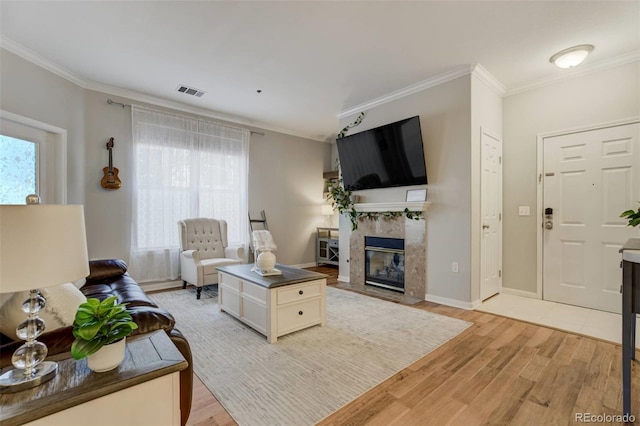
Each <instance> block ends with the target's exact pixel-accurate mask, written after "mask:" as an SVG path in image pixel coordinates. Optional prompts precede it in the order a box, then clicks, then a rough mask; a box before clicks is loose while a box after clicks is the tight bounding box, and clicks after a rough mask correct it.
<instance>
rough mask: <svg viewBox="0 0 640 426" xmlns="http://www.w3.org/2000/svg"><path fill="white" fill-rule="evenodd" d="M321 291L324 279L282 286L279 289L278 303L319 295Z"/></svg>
mask: <svg viewBox="0 0 640 426" xmlns="http://www.w3.org/2000/svg"><path fill="white" fill-rule="evenodd" d="M321 293H322V280H316V281H311V282H308V283H304V284H296V285H291V286H286V287H282V288H279V289H278V305H283V304H285V303H290V302H295V301H298V300H305V299H309V298H311V297H317V296H320V295H321Z"/></svg>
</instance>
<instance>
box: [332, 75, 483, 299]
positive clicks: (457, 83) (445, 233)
mask: <svg viewBox="0 0 640 426" xmlns="http://www.w3.org/2000/svg"><path fill="white" fill-rule="evenodd" d="M470 93H471V77H470V76H464V77H460V78H458V79H456V80H453V81H450V82H447V83H444V84H441V85H439V86H436V87H432V88H429V89H427V90H424V91H422V92H419V93H415V94H412V95H409V96H407V97H405V98H402V99H399V100H395V101H393V102H389V103H386V104H383V105H380V106H377V107H375V108H372V109H370V110H367V111H365V112H366V114H367V115H366V117H365V119H364V120H363V122H362V124H361V125H360V126H358V127H356V128H354V129H353V130H352V131H351V132H349V134H354V133H356V132H360V131H363V130H367V129H370V128H374V127H378V126H381V125H384V124H387V123H391V122H394V121H398V120H401V119H404V118H408V117H412V116H414V115H419V116H420V124H421V128H422V139H423V142H424V149H425V157H426V165H427V178H428V180H429V185H428V195H427V200H428V201H431V202H432V203H433V204H432V205H431V207H430V208H429V211H428V212H427V295H430V296H435V297H438V298H444V299H453V300H456V301H463V302H470V300H471V299H470V297H471V296H470V280H471V276H470V274H471V269H470V263H471V241H470V231H471V230H470V223H471V185H470V182H471V169H470V164H471V149H470V146H471V145H470V132H471V129H470V125H471V101H470V98H471V96H470ZM356 117H357V114H354V115H353V116H349V117H345V118H343V119H341V120H340V125H339V126H338V127H339V128H342V127H344V126H346V125H347V124H349V123H351V122H353V120H354V119H355V118H356ZM407 189H408V188H407V187H401V188H387V189H380V190H367V191H358V192H357V193H358V194H359V195H361V196H362V200H361V201H362V202H390V201H404V200H405V197H406V190H407ZM349 235H350V225H349V221H348V220H344V218H343V217H341V220H340V253H341V254H342V253H345V250H347V248H346V247H348V245H345V243H347V244H348V238H349ZM346 252H347V253H348V251H346ZM346 260H347V259H346V256H343V255H341V257H340V276H343V277H348V276H349V270H348V267H349V266H348V263H347V262H346ZM453 261H457V262H459V264H460V269H459V272H458V273H453V272H451V262H453Z"/></svg>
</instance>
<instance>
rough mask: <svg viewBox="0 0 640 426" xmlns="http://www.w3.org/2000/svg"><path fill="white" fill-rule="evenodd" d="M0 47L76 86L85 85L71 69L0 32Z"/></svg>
mask: <svg viewBox="0 0 640 426" xmlns="http://www.w3.org/2000/svg"><path fill="white" fill-rule="evenodd" d="M0 47H2V48H3V49H5V50H7V51H9V52H11V53H13V54H15V55H18V56H20V57H21V58H22V59H25V60H27V61H29V62H31V63H32V64H35V65H37V66H39V67H40V68H44V69H46V70H47V71H50V72H52V73H53V74H55V75H57V76H59V77H62V78H64V79H65V80H68V81H70V82H72V83H73V84H75V85H77V86H80V87H82V88H84V87H86V84H87V82H86V80H85V79H83V78H82V77H80V76H78V75H76V74H74V73H72V72H71V71H69V70H67V69H65V68H63V67H61V66H60V65H58V64H56V63H54V62H52V61H50V60H49V59H47V58H45V57H44V56H41V55H39V54H37V53H35V52H34V51H32V50H29V49H27V48H26V47H24V46H22V45H21V44H18V43H16V42H15V41H13V40H11V39H10V38H7V37H5V36H3V35H1V34H0Z"/></svg>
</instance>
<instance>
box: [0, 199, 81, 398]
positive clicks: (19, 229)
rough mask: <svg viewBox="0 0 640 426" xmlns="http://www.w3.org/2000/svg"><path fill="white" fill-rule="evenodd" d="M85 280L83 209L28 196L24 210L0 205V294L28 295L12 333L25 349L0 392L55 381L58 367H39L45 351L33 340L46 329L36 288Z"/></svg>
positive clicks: (1, 378) (46, 363) (18, 353)
mask: <svg viewBox="0 0 640 426" xmlns="http://www.w3.org/2000/svg"><path fill="white" fill-rule="evenodd" d="M87 275H89V260H88V256H87V240H86V235H85V225H84V211H83V206H81V205H53V204H51V205H46V204H39V198H38V196H28V197H27V205H26V206H25V205H0V293H13V292H17V291H26V290H28V291H29V298H28V299H27V300H25V302H24V303H23V305H22V310H23V311H24V312H25V314H26V316H27V318H26V320H25V321H23V322H22V323H20V324H19V325H18V327H17V328H16V335H17V336H18V337H19V338H20V339H22V340H25V343H24V344H23V345H22V346H20V347H19V348H18V349H17V350H16V351H15V352H14V353H13V356H12V357H11V362H12V364H13V365H14V367H15V369H11V370H9V371H7V372H6V373H4V374H2V375H1V376H0V392H3V393H6V392H17V391H20V390H23V389H28V388H32V387H35V386H39V385H40V384H42V383H44V382H46V381H47V380H50V379H52V378H53V377H54V376H55V375H56V372H57V370H58V365H57V364H56V363H55V362H53V361H44V359H45V357H46V356H47V352H48V349H47V346H46V345H45V344H44V343H42V342H38V341H37V340H36V339H37V338H38V336H40V335H41V334H42V333H43V331H44V329H45V324H44V320H42V319H41V318H39V317H38V312H39V311H41V310H42V309H44V307H45V303H46V301H45V299H44V298H43V297H42V296H41V295H40V293H39V292H38V290H37V288H43V287H52V286H56V285H60V284H64V283H68V282H72V281H76V280H78V279H80V278H84V277H86V276H87Z"/></svg>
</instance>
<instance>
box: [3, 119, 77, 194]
mask: <svg viewBox="0 0 640 426" xmlns="http://www.w3.org/2000/svg"><path fill="white" fill-rule="evenodd" d="M0 118H1V119H4V120H7V121H12V122H14V123H17V124H20V125H23V126H26V127H33V128H34V129H37V130H42V131H44V132H48V133H50V134H51V142H52V143H51V145H52V146H50V147H48V148H50V152H51V155H52V156H53V165H54V176H55V181H54V187H53V194H51V195H52V197H51V199H50V200H49V201H47V204H54V203H55V204H66V203H67V131H66V130H65V129H62V128H60V127H56V126H53V125H51V124H47V123H43V122H41V121H38V120H34V119H32V118H29V117H24V116H22V115H18V114H14V113H12V112H9V111H5V110H2V109H0Z"/></svg>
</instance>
